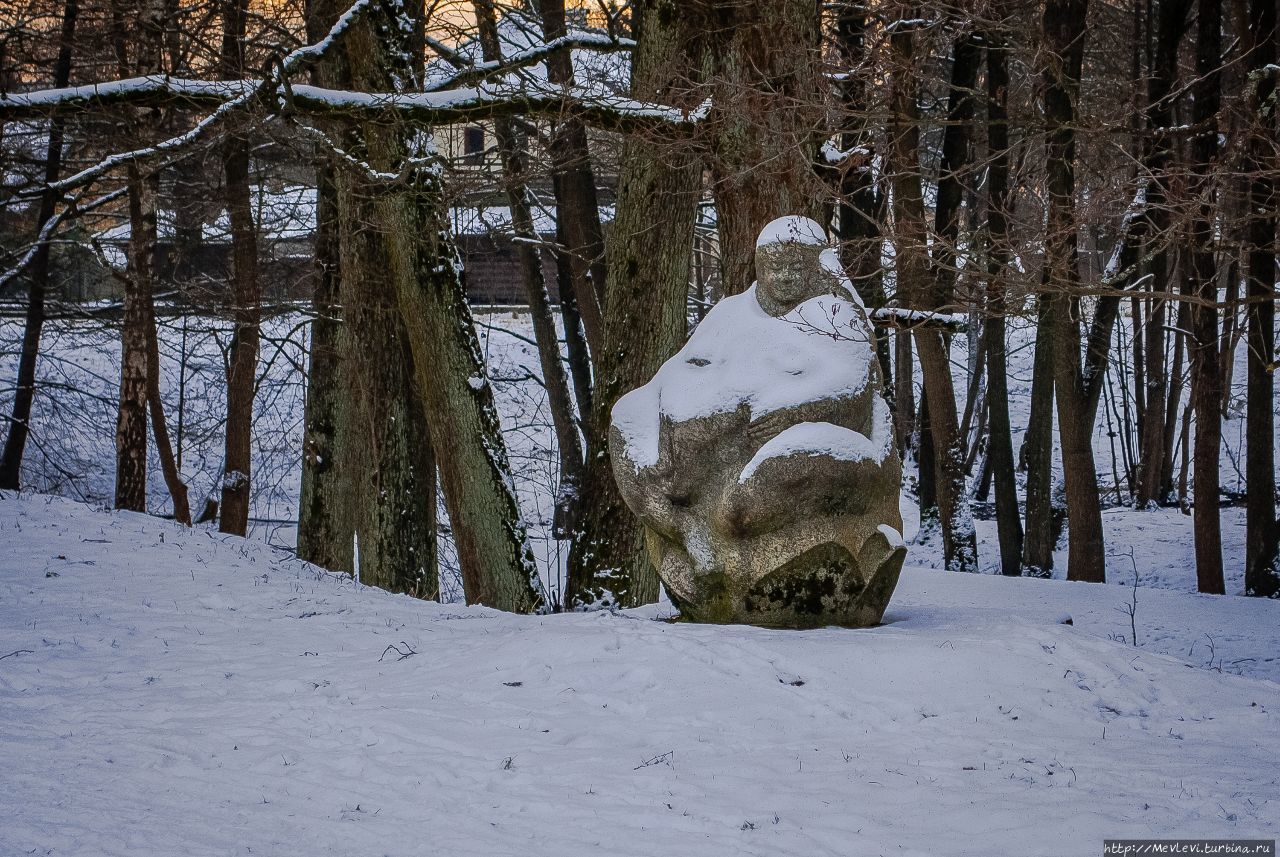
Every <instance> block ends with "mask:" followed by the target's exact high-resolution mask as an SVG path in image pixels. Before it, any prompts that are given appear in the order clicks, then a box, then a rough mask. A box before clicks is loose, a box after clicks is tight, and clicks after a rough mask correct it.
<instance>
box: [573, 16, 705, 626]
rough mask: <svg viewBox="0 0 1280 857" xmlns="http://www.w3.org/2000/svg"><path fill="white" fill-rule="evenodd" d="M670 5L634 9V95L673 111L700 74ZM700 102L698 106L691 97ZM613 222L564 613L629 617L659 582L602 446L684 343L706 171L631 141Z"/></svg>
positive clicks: (684, 156) (677, 153)
mask: <svg viewBox="0 0 1280 857" xmlns="http://www.w3.org/2000/svg"><path fill="white" fill-rule="evenodd" d="M670 11H671V7H670V6H669V5H668V4H667V3H666V2H663V0H642V2H640V3H639V4H637V5H636V6H635V11H634V13H633V14H634V16H635V18H634V20H635V21H636V23H637V27H636V42H637V47H636V49H635V51H634V54H633V59H632V95H633V97H635V98H650V97H653V96H654V95H655V94H657V93H658V92H660V91H661V92H662V94H663V97H664V100H667V101H668V103H678V102H679V101H680V100H681V98H682V96H683V97H684V100H686V101H687V100H688V98H687V96H686V95H685V93H686V92H687V90H688V89H689V88H690V86H691V82H692V81H691V78H693V77H694V76H695V75H696V74H697V71H698V60H697V56H696V53H695V52H693V50H692V46H691V45H690V44H689V40H690V32H689V28H690V24H689V21H688V19H687V18H686V17H685V16H683V15H673V14H670ZM695 97H696V95H695ZM622 165H623V166H622V175H621V177H620V179H619V184H618V205H617V210H618V215H617V219H615V220H614V223H613V228H612V233H611V235H610V238H609V250H608V256H609V280H608V287H607V289H606V291H605V300H604V306H605V319H604V321H605V330H604V347H603V348H602V349H601V350H600V351H599V352H598V353H597V354H596V355H595V358H596V388H595V395H594V399H593V402H592V405H593V407H592V412H591V415H590V423H591V425H590V430H589V432H588V436H589V437H594V438H600V439H601V442H600V443H598V444H597V446H596V448H595V449H594V450H593V451H592V453H591V457H590V458H589V459H588V461H587V468H586V473H585V475H584V479H583V490H582V506H581V508H582V515H581V517H580V519H579V521H578V527H577V531H576V533H575V534H574V540H573V547H572V548H571V549H570V552H569V569H568V572H569V573H568V582H567V585H566V592H565V606H566V607H568V608H571V609H588V608H598V607H611V606H614V605H618V606H623V607H630V606H634V605H638V604H646V603H649V602H651V601H655V600H657V597H658V577H657V573H656V572H655V570H654V569H653V566H652V565H651V563H650V562H649V560H648V557H647V556H646V555H645V553H644V536H643V532H642V530H643V528H642V526H641V525H640V523H639V521H637V520H636V518H635V517H634V516H633V515H632V514H631V512H630V511H629V510H628V509H627V507H626V505H625V504H624V503H623V501H622V497H621V496H620V495H619V493H618V488H617V485H616V484H615V483H614V479H613V463H612V460H611V458H610V455H609V449H608V446H607V444H605V443H604V442H603V438H606V437H607V436H608V429H609V420H610V413H611V412H612V410H613V405H614V403H615V402H617V400H618V398H619V397H621V396H622V395H623V394H624V393H626V392H628V391H630V390H633V389H635V388H636V387H638V386H640V385H641V384H644V383H646V382H647V381H648V380H649V379H650V378H652V377H653V375H654V373H655V372H657V370H658V367H660V366H661V365H662V363H663V362H664V361H665V360H666V359H667V358H668V357H670V356H671V355H672V354H674V353H675V352H676V351H677V350H678V349H679V347H680V345H681V343H683V342H684V340H685V336H686V329H687V324H686V321H685V301H686V298H687V295H688V287H689V264H690V258H691V255H692V253H693V227H694V212H695V206H696V204H697V200H698V192H699V184H700V180H701V165H700V164H699V163H698V160H697V159H696V158H695V157H694V156H693V154H692V153H691V152H690V151H689V150H688V148H687V147H684V146H679V147H669V148H668V147H664V146H663V145H662V143H661V141H660V140H651V139H642V138H635V139H630V140H628V141H627V142H626V143H624V144H623V151H622Z"/></svg>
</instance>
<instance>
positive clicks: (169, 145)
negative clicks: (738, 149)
mask: <svg viewBox="0 0 1280 857" xmlns="http://www.w3.org/2000/svg"><path fill="white" fill-rule="evenodd" d="M264 93H266V94H268V95H274V96H275V97H276V98H279V99H281V100H287V106H288V109H289V110H290V111H291V112H293V113H295V114H298V115H304V116H312V117H342V116H345V117H347V118H354V119H363V120H374V119H379V118H388V117H391V116H392V115H394V116H396V117H397V118H399V119H400V120H402V121H405V122H409V123H414V124H421V125H428V126H429V125H441V124H448V123H450V122H459V121H464V120H470V119H482V118H490V117H494V116H505V115H512V114H530V115H548V116H557V117H558V116H563V115H576V116H578V117H579V118H581V119H582V120H583V121H584V122H587V123H588V124H591V125H595V126H597V127H601V128H605V129H608V130H616V131H627V130H637V129H643V128H655V127H671V128H675V129H679V128H685V127H691V126H692V125H695V124H697V123H698V122H699V121H700V120H701V119H702V118H703V117H704V116H705V115H706V112H707V110H706V105H703V106H701V107H699V108H697V109H696V110H693V111H685V110H681V109H679V108H676V107H671V106H669V105H665V104H655V103H651V102H644V101H636V100H634V99H631V98H627V97H625V96H615V95H607V94H606V95H601V94H598V93H589V92H587V91H586V90H582V89H569V90H566V89H562V88H560V87H554V86H550V85H546V86H543V87H534V88H529V87H526V86H520V85H515V84H511V83H485V84H481V85H479V86H475V87H460V88H456V89H450V90H445V91H443V92H419V93H401V92H354V91H349V90H340V89H325V88H323V87H318V86H310V85H293V86H289V87H288V88H287V89H286V87H285V85H283V84H280V83H277V82H275V81H272V80H264V81H190V80H176V79H173V78H164V77H158V76H153V77H145V78H132V79H129V80H120V81H113V82H110V83H101V84H94V85H89V86H79V87H72V88H68V89H61V90H56V89H50V90H41V91H37V92H30V93H25V94H22V95H16V96H8V97H4V98H0V121H7V120H10V119H16V118H19V117H24V116H30V115H32V114H37V115H39V114H50V113H62V112H79V111H83V110H86V109H93V108H97V107H107V106H110V107H122V106H192V105H199V106H204V107H207V106H211V105H213V104H217V107H216V109H214V111H213V113H212V114H210V115H209V116H207V117H205V118H204V119H203V120H201V122H199V123H198V124H197V125H196V126H195V127H194V128H192V129H191V130H190V131H188V132H186V133H184V134H180V135H178V136H176V137H172V138H170V139H168V140H165V141H163V142H161V143H157V144H155V145H152V146H147V147H144V148H141V149H136V150H134V151H131V152H124V153H121V154H118V155H112V156H111V157H109V158H107V159H105V160H103V161H101V162H100V163H98V164H95V165H94V166H92V167H89V168H87V169H85V170H82V171H81V172H79V173H77V174H75V175H74V176H70V177H68V178H66V179H63V180H62V181H60V182H58V183H57V184H56V185H55V187H57V188H58V189H61V190H65V189H68V188H71V187H75V186H77V185H79V184H82V183H84V182H86V181H89V180H92V179H95V178H97V177H99V176H101V175H103V174H104V173H106V172H107V171H109V170H110V169H113V168H114V167H117V166H120V165H122V164H125V163H128V162H129V161H133V160H137V159H139V158H146V157H152V156H155V155H162V154H166V153H170V152H176V151H179V150H182V149H184V148H186V147H188V146H190V145H192V144H194V143H196V142H199V141H200V140H201V139H203V138H205V137H207V136H209V135H210V132H211V129H213V127H214V126H215V125H216V124H217V123H218V122H220V121H222V120H223V119H225V118H227V116H229V115H230V114H231V113H232V112H236V111H244V110H246V109H247V108H248V107H249V106H251V102H253V101H254V100H255V99H256V98H261V97H262V96H263V94H264ZM263 100H268V99H263Z"/></svg>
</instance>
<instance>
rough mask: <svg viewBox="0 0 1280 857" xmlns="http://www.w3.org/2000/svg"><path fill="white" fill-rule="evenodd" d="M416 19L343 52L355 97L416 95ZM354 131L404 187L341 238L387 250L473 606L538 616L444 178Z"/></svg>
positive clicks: (407, 153)
mask: <svg viewBox="0 0 1280 857" xmlns="http://www.w3.org/2000/svg"><path fill="white" fill-rule="evenodd" d="M411 9H412V7H411V6H409V5H408V4H405V3H400V4H397V5H393V7H392V8H390V9H388V10H387V13H386V14H385V15H383V16H381V17H380V18H379V19H378V20H376V21H372V22H371V21H363V22H361V23H359V24H358V25H357V26H355V27H354V28H353V29H352V30H351V31H349V32H348V34H347V35H346V37H345V39H344V49H345V51H344V53H345V57H346V61H347V63H348V64H349V66H350V74H351V79H352V81H353V83H354V84H355V85H356V86H357V87H358V88H360V89H364V90H367V91H380V90H382V89H384V88H394V87H396V86H397V84H398V85H399V86H401V87H410V86H412V85H413V81H414V80H415V78H416V74H415V69H414V68H413V66H412V65H411V61H407V58H409V57H413V56H416V55H420V50H419V48H418V47H417V45H418V44H419V40H420V38H421V33H420V32H419V31H418V27H420V26H421V24H420V21H419V18H418V16H417V15H416V14H415V13H414V12H413V11H411ZM359 131H360V137H361V138H362V140H363V145H364V152H365V153H366V154H367V157H368V162H369V166H371V167H372V168H373V169H374V170H377V171H381V172H392V173H397V172H401V171H403V172H404V178H403V179H402V180H397V181H395V182H392V183H382V182H379V183H378V186H377V187H376V189H375V190H371V191H369V192H368V193H367V194H364V198H363V199H361V200H360V203H361V204H359V205H350V206H348V205H347V204H343V211H342V218H343V230H344V237H345V235H346V234H347V232H348V231H350V230H355V229H357V228H359V227H360V226H361V225H364V226H365V227H367V228H368V230H369V231H370V232H371V233H373V234H374V235H375V236H376V238H377V241H378V243H379V245H380V246H381V247H382V248H383V249H382V251H381V255H380V256H379V258H378V262H379V263H380V265H381V270H382V271H384V272H385V274H386V277H387V280H388V281H389V284H390V287H391V290H392V293H393V294H394V295H395V308H396V309H395V313H394V314H395V315H398V316H399V317H400V318H401V319H402V320H403V323H404V332H405V334H406V337H405V339H406V340H407V344H408V350H409V353H411V355H412V360H411V364H412V367H413V370H414V376H415V379H416V383H417V388H418V391H419V395H420V397H421V409H422V413H423V414H424V415H425V418H426V424H427V425H429V426H430V427H431V439H432V446H433V448H434V451H435V458H436V463H437V464H438V466H439V470H440V481H441V486H442V488H443V492H444V500H445V508H446V509H447V510H448V513H449V521H450V523H451V525H452V528H453V535H454V541H455V544H456V546H457V552H458V563H459V566H460V570H461V573H462V582H463V589H464V592H465V594H466V599H467V602H468V603H469V604H485V605H488V606H490V607H496V608H498V609H501V610H509V611H515V612H530V611H533V610H537V609H539V608H541V607H543V606H544V605H545V603H546V601H545V595H544V592H543V588H542V584H541V581H540V580H539V578H538V571H537V567H536V565H535V563H534V559H533V552H532V550H531V549H530V548H529V543H528V538H527V534H526V530H525V525H524V521H523V519H522V518H521V517H520V510H519V507H518V505H517V502H516V496H515V490H514V484H513V481H512V477H511V467H510V464H509V461H508V458H507V451H506V445H505V443H504V441H503V438H502V432H501V429H500V426H499V422H498V414H497V410H496V408H495V406H494V400H493V388H492V386H491V385H490V384H489V381H488V379H487V377H486V375H485V366H484V360H483V357H482V355H481V351H480V344H479V341H478V339H477V337H476V333H475V326H474V324H473V322H472V319H471V311H470V308H469V307H468V305H467V299H466V286H465V280H464V273H463V269H462V263H461V261H460V259H459V256H458V250H457V247H456V245H455V244H454V241H453V237H452V234H451V233H450V230H449V218H448V216H447V211H446V209H445V203H444V195H443V188H442V187H441V183H440V177H439V175H438V174H437V173H436V172H434V171H433V169H432V168H430V167H422V166H417V165H411V164H409V163H407V161H408V159H409V158H411V157H421V156H423V155H425V154H427V153H428V152H427V150H421V149H419V148H417V147H416V144H415V140H416V139H418V135H414V134H413V133H412V132H410V131H409V130H408V129H405V128H403V127H400V126H398V125H395V124H391V123H388V122H380V121H377V120H370V121H367V122H364V123H362V126H361V127H360V129H359ZM362 181H363V179H362ZM366 219H367V222H364V221H365V220H366ZM361 273H363V272H357V271H350V270H349V269H347V268H346V266H344V271H343V288H344V296H345V294H346V293H347V292H346V289H347V285H348V280H349V278H352V277H356V276H359V275H360V274H361ZM344 309H345V311H346V312H348V313H349V312H350V311H351V309H352V308H351V307H345V308H344ZM402 359H403V358H402ZM410 416H412V414H410Z"/></svg>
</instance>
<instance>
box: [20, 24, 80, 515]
mask: <svg viewBox="0 0 1280 857" xmlns="http://www.w3.org/2000/svg"><path fill="white" fill-rule="evenodd" d="M78 11H79V2H78V0H65V2H64V3H63V7H62V30H61V33H60V34H59V39H58V59H57V64H56V65H55V66H54V71H53V85H54V86H55V87H65V86H66V85H67V84H68V83H70V81H71V57H72V49H73V48H74V46H75V35H76V16H77V14H78ZM62 142H63V121H62V119H60V118H58V117H54V118H53V119H51V120H50V121H49V145H48V147H47V148H46V155H45V162H44V184H45V189H44V192H43V193H42V194H41V195H40V210H39V212H38V214H37V216H36V235H35V240H36V241H37V242H38V246H37V247H36V251H35V255H34V257H33V258H32V261H31V265H30V267H29V268H28V275H27V316H26V322H25V325H24V326H23V331H22V351H21V353H20V355H19V357H18V377H17V379H16V383H15V384H14V393H13V412H12V416H10V418H9V434H8V436H7V437H6V438H5V442H4V453H3V455H2V456H0V489H8V490H11V491H16V490H18V489H19V488H20V487H21V486H22V454H23V452H24V451H25V450H26V447H27V436H28V435H29V434H30V432H31V403H32V401H33V400H34V399H35V393H36V361H37V360H38V359H39V356H40V334H41V333H42V332H43V330H44V316H45V311H44V301H45V293H46V291H47V290H48V288H49V241H48V240H46V236H45V235H44V230H45V227H46V226H47V225H48V223H49V221H50V220H52V219H53V214H54V207H55V206H56V205H57V202H58V192H57V191H56V190H54V189H52V188H51V187H49V186H50V185H51V184H53V183H54V182H56V181H57V180H58V176H59V174H60V173H61V171H62Z"/></svg>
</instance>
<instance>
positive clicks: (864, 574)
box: [609, 217, 906, 627]
mask: <svg viewBox="0 0 1280 857" xmlns="http://www.w3.org/2000/svg"><path fill="white" fill-rule="evenodd" d="M756 270H757V276H758V279H757V282H756V283H754V284H753V285H752V286H751V287H750V288H749V289H747V290H746V291H745V292H743V293H742V294H740V295H735V296H732V297H727V298H725V299H723V300H722V301H720V302H719V303H718V304H716V305H715V306H714V307H713V308H712V309H711V311H710V312H709V313H708V314H707V316H706V317H705V318H704V319H703V320H702V322H701V323H700V324H699V325H698V327H697V329H696V330H695V331H694V332H693V335H692V336H691V337H690V339H689V341H688V343H686V345H685V346H684V348H682V349H681V350H680V351H679V353H677V354H676V355H675V356H674V357H672V358H671V359H670V360H668V361H667V362H666V363H665V364H663V366H662V367H661V368H660V369H659V370H658V372H657V374H656V375H655V376H654V377H653V379H652V380H651V381H650V382H649V383H648V384H646V385H644V386H643V387H640V388H638V389H636V390H633V391H631V392H630V393H628V394H627V395H625V396H623V397H622V398H621V399H619V401H618V403H617V405H616V406H615V407H614V409H613V420H612V426H611V430H610V436H609V443H610V449H611V452H612V456H613V462H614V472H615V476H616V478H617V481H618V485H619V488H620V489H621V491H622V495H623V498H624V500H625V501H626V502H627V504H628V506H629V507H630V508H631V510H632V511H633V512H634V513H635V514H636V515H637V516H638V517H639V518H640V519H641V521H642V522H643V523H644V525H645V528H646V542H647V544H648V548H649V554H650V558H651V559H652V561H653V563H654V565H655V566H656V568H657V569H658V573H659V575H660V576H661V578H662V581H663V583H664V584H665V585H666V588H667V591H668V593H669V594H670V596H671V599H672V602H673V603H674V604H675V605H676V606H677V607H679V608H680V610H681V613H682V614H683V615H684V617H685V618H688V619H692V620H695V621H705V622H742V623H748V624H757V625H766V626H774V627H815V626H821V625H831V624H835V625H849V626H864V625H872V624H875V623H877V622H879V621H880V618H881V616H882V615H883V613H884V609H885V606H886V605H887V604H888V601H889V597H890V595H891V594H892V592H893V588H894V586H895V585H896V583H897V579H898V574H899V572H900V570H901V567H902V561H903V558H904V556H905V552H906V551H905V548H904V547H903V545H902V539H901V536H900V535H899V533H900V531H901V529H902V519H901V514H900V512H899V510H898V498H899V490H900V482H901V474H902V467H901V463H900V462H899V460H898V456H897V452H896V450H895V449H894V444H893V433H892V428H891V420H890V415H889V410H888V407H887V405H886V403H885V401H884V397H883V395H882V389H881V380H880V376H879V367H878V364H877V362H876V359H875V354H874V349H873V346H872V339H871V329H870V325H869V324H868V322H867V318H866V311H865V309H864V308H863V306H862V304H861V302H860V301H859V300H858V299H857V297H856V295H855V293H854V292H853V290H852V288H851V287H850V285H849V283H848V280H847V279H845V277H844V275H843V273H842V271H841V269H840V266H839V262H838V259H837V258H836V256H835V252H834V251H833V250H831V248H830V247H829V246H828V245H827V241H826V237H825V235H824V233H823V232H822V229H821V227H820V226H819V225H818V224H817V223H815V222H814V221H812V220H808V219H806V218H800V217H788V218H780V219H779V220H776V221H774V222H773V223H771V224H769V225H768V226H766V227H765V229H764V231H763V232H762V233H761V236H760V239H759V241H758V243H757V247H756Z"/></svg>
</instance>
